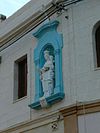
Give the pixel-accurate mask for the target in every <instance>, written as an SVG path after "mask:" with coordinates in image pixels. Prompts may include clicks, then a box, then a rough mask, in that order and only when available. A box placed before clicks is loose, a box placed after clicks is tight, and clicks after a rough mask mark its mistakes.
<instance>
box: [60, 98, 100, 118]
mask: <svg viewBox="0 0 100 133" xmlns="http://www.w3.org/2000/svg"><path fill="white" fill-rule="evenodd" d="M60 112H61V113H62V115H63V116H64V117H66V116H69V115H72V114H77V115H84V114H89V113H96V112H100V100H97V101H91V102H81V103H76V104H74V105H71V106H67V107H64V108H63V109H61V110H60Z"/></svg>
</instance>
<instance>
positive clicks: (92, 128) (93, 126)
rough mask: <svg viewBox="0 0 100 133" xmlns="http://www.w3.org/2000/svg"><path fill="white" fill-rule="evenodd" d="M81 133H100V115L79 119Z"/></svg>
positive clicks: (80, 117) (90, 115) (95, 114)
mask: <svg viewBox="0 0 100 133" xmlns="http://www.w3.org/2000/svg"><path fill="white" fill-rule="evenodd" d="M78 128H79V133H95V132H96V133H100V113H93V114H88V115H82V116H79V117H78Z"/></svg>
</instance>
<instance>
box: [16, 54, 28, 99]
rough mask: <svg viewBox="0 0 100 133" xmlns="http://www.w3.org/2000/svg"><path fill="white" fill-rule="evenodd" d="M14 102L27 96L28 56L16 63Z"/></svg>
mask: <svg viewBox="0 0 100 133" xmlns="http://www.w3.org/2000/svg"><path fill="white" fill-rule="evenodd" d="M14 82H15V85H14V100H16V99H20V98H22V97H24V96H26V95H27V56H26V55H25V56H23V57H22V58H20V59H18V60H17V61H15V70H14Z"/></svg>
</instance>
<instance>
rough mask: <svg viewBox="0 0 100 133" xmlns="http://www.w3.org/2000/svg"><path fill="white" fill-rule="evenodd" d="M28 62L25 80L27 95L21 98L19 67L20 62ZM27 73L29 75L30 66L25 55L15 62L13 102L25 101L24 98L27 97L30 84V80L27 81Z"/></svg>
mask: <svg viewBox="0 0 100 133" xmlns="http://www.w3.org/2000/svg"><path fill="white" fill-rule="evenodd" d="M24 60H26V63H25V64H26V70H25V71H26V74H25V75H26V76H25V77H26V79H25V84H26V85H25V89H24V91H25V94H24V95H23V96H22V97H19V76H18V65H19V63H20V62H22V61H24ZM27 73H28V65H27V54H25V55H24V56H22V57H20V58H19V59H17V60H15V61H14V90H13V101H14V102H15V101H19V100H21V99H23V98H24V97H27V83H28V79H27Z"/></svg>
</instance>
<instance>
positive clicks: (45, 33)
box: [29, 21, 64, 109]
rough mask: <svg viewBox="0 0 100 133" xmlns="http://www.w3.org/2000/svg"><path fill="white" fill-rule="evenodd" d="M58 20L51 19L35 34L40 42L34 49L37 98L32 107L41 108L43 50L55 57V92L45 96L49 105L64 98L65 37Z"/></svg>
mask: <svg viewBox="0 0 100 133" xmlns="http://www.w3.org/2000/svg"><path fill="white" fill-rule="evenodd" d="M58 25H59V22H58V21H51V22H49V23H47V24H45V25H43V26H42V27H41V28H39V30H38V31H37V32H35V33H34V34H33V36H34V37H36V38H37V39H38V44H37V46H36V48H35V50H34V63H35V96H34V97H35V98H34V101H33V103H32V104H31V105H29V106H30V107H31V108H34V109H40V108H41V104H40V98H41V97H42V96H43V87H42V85H41V80H40V73H39V70H40V69H41V67H43V64H44V62H45V59H44V56H43V52H44V51H45V50H48V51H49V53H50V55H52V56H53V59H54V92H53V94H52V95H50V96H48V97H46V98H45V100H46V102H47V105H52V104H53V103H56V102H58V101H60V100H62V99H63V98H64V91H63V78H62V48H63V38H62V35H61V34H59V33H58V32H57V27H58Z"/></svg>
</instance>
